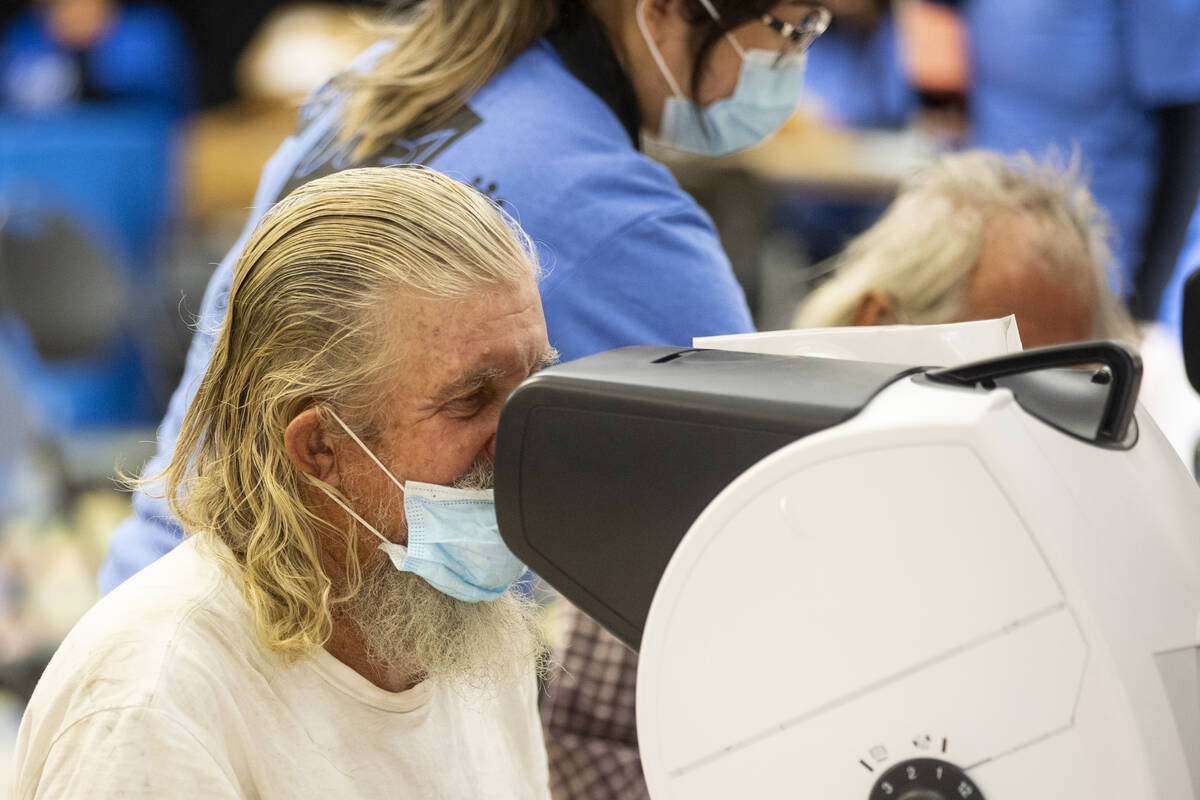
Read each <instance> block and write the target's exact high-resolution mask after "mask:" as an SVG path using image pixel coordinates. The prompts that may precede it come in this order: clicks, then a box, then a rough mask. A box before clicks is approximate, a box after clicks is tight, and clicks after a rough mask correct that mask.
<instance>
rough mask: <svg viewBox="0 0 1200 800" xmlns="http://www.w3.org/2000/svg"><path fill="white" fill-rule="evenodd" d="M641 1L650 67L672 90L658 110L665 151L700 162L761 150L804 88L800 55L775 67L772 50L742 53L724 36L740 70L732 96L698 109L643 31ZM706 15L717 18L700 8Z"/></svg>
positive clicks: (711, 11)
mask: <svg viewBox="0 0 1200 800" xmlns="http://www.w3.org/2000/svg"><path fill="white" fill-rule="evenodd" d="M644 2H645V0H641V2H639V3H638V5H637V22H638V27H639V28H640V29H641V31H642V37H643V38H644V39H645V40H646V45H647V46H648V47H649V48H650V54H651V55H652V56H653V57H654V62H655V63H656V64H657V65H658V69H659V71H660V72H662V75H663V78H664V79H666V81H667V85H669V86H670V87H671V92H672V94H673V96H672V97H668V98H667V99H666V101H665V102H664V104H663V111H662V123H661V125H660V126H659V133H658V138H659V139H660V140H661V141H662V142H663V143H664V144H666V145H669V146H672V147H678V148H680V149H682V150H687V151H689V152H692V153H697V154H699V155H705V156H723V155H727V154H729V153H733V152H736V151H738V150H745V149H746V148H749V147H753V146H755V145H756V144H760V143H761V142H762V141H763V140H764V139H766V138H767V137H769V136H770V135H771V134H773V133H775V132H776V131H778V130H779V129H780V128H781V127H783V123H784V122H786V121H787V118H788V117H789V116H791V115H792V112H793V111H795V110H796V106H797V104H798V103H799V101H800V89H801V88H802V87H803V85H804V67H805V64H806V61H807V59H806V56H805V55H804V54H800V55H796V56H792V57H790V58H787V59H785V60H784V61H782V62H780V63H776V61H777V54H776V53H775V52H774V51H771V50H743V49H742V46H741V44H739V43H738V41H737V39H735V38H733V37H732V36H729V35H728V34H727V38H728V39H729V43H730V44H731V45H733V48H734V50H736V51H737V54H738V56H740V57H741V59H742V68H741V71H740V72H739V73H738V82H737V86H736V88H734V90H733V94H732V95H731V96H729V97H726V98H723V99H721V100H717V101H716V102H714V103H712V104H711V105H709V106H707V107H705V108H701V107H700V106H698V105H696V104H695V103H694V102H692V101H691V100H689V99H688V98H687V96H686V95H685V94H684V93H683V91H682V90H681V89H680V87H679V82H678V81H676V80H675V76H674V75H672V74H671V70H670V69H669V68H668V66H667V62H666V60H665V59H664V58H663V57H662V53H661V52H659V49H658V47H657V45H655V44H654V39H653V37H651V35H650V31H649V29H648V28H647V26H646V19H645V10H644V7H643V6H644ZM705 6H706V7H707V8H708V9H709V14H710V15H714V19H716V16H715V14H716V12H715V9H713V8H712V7H711V6H710V5H709V4H707V3H706V4H705Z"/></svg>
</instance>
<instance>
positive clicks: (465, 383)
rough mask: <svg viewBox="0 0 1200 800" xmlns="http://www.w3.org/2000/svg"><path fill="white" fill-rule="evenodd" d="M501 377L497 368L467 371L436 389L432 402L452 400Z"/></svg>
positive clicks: (502, 374)
mask: <svg viewBox="0 0 1200 800" xmlns="http://www.w3.org/2000/svg"><path fill="white" fill-rule="evenodd" d="M503 377H504V370H502V369H500V368H499V367H481V368H479V369H473V370H469V371H467V372H465V373H463V374H462V375H460V376H459V377H457V378H455V379H454V380H452V381H451V382H450V383H447V384H446V385H444V386H442V387H441V388H440V389H438V390H437V393H436V394H435V395H434V402H435V403H440V402H445V401H446V400H450V399H452V398H453V397H454V396H455V395H458V394H462V393H463V392H466V391H468V390H470V389H477V388H479V387H480V386H482V385H484V384H485V383H487V382H488V381H494V380H497V379H499V378H503Z"/></svg>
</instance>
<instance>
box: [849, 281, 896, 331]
mask: <svg viewBox="0 0 1200 800" xmlns="http://www.w3.org/2000/svg"><path fill="white" fill-rule="evenodd" d="M853 321H854V324H855V325H895V324H896V323H897V322H899V318H898V317H897V315H896V300H895V298H894V297H892V296H891V295H890V294H889V293H887V292H885V291H882V290H880V289H872V290H870V291H869V292H867V293H866V294H864V295H863V296H862V297H860V298H859V300H858V306H857V307H856V308H855V309H854V317H853Z"/></svg>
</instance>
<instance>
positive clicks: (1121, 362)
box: [925, 341, 1142, 444]
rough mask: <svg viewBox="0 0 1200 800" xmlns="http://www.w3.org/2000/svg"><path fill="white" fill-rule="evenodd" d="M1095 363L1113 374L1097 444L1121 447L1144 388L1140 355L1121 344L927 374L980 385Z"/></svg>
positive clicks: (1059, 348)
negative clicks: (1007, 378) (1006, 378)
mask: <svg viewBox="0 0 1200 800" xmlns="http://www.w3.org/2000/svg"><path fill="white" fill-rule="evenodd" d="M1093 363H1100V364H1103V365H1104V366H1106V367H1108V370H1109V372H1110V374H1111V381H1110V382H1109V390H1108V399H1107V401H1106V402H1105V404H1104V412H1103V414H1102V416H1101V419H1100V426H1099V428H1098V429H1097V431H1096V441H1097V442H1098V443H1102V444H1120V443H1121V442H1123V441H1124V440H1125V436H1126V434H1127V433H1128V431H1129V423H1130V420H1132V419H1133V411H1134V408H1135V407H1136V406H1137V396H1138V389H1139V388H1140V387H1141V385H1142V358H1141V356H1139V355H1138V354H1137V353H1136V352H1134V351H1133V350H1132V349H1131V348H1130V347H1129V346H1128V345H1125V344H1122V343H1120V342H1112V341H1105V342H1080V343H1078V344H1063V345H1056V346H1054V347H1039V348H1037V349H1036V350H1027V351H1025V352H1023V353H1014V354H1013V355H1010V356H1003V357H1001V358H994V359H989V360H987V361H976V362H974V363H972V364H965V365H963V366H960V367H948V368H945V369H937V370H932V371H930V372H927V373H925V374H926V377H928V378H929V379H930V380H932V381H937V382H939V383H949V384H954V385H957V386H977V385H979V384H981V383H983V382H985V381H989V380H995V379H997V378H1005V377H1008V376H1010V375H1021V374H1024V373H1029V372H1038V371H1040V370H1044V369H1054V368H1057V367H1075V366H1080V365H1082V364H1093Z"/></svg>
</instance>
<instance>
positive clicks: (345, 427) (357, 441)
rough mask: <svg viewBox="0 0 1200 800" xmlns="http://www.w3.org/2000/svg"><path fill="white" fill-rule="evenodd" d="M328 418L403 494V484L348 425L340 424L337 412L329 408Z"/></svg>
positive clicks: (340, 420) (340, 419)
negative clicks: (332, 420)
mask: <svg viewBox="0 0 1200 800" xmlns="http://www.w3.org/2000/svg"><path fill="white" fill-rule="evenodd" d="M329 416H331V417H333V419H334V421H335V422H336V423H337V424H338V425H341V426H342V430H344V431H345V432H346V434H347V435H348V436H349V437H350V438H351V439H353V440H354V443H355V444H357V445H358V446H359V447H361V448H362V450H363V452H364V453H366V454H367V455H368V456H369V457H370V458H371V460H372V461H374V462H375V466H377V467H379V468H380V469H381V470H383V474H384V475H387V476H388V477H389V478H391V480H392V483H394V484H396V488H398V489H399V490H400V491H401V493H403V492H404V484H402V483H400V481H399V480H397V479H396V476H395V475H393V474H392V471H391V470H389V469H388V468H387V467H385V466H384V465H383V462H382V461H380V460H379V459H378V457H376V455H375V454H374V453H372V452H371V448H369V447H367V446H366V445H365V444H363V441H362V439H360V438H358V437H357V436H356V435H355V434H354V431H352V430H350V426H349V425H347V424H346V423H344V422H342V418H341V417H339V416H338V415H337V412H336V411H334V410H333V409H332V408H331V409H329Z"/></svg>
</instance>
